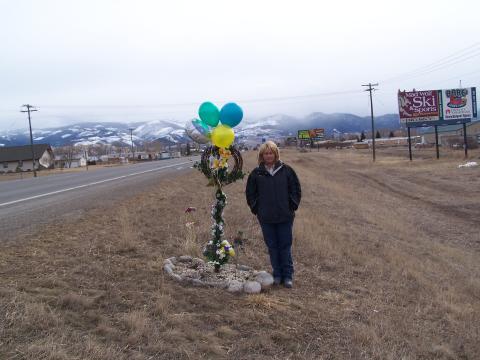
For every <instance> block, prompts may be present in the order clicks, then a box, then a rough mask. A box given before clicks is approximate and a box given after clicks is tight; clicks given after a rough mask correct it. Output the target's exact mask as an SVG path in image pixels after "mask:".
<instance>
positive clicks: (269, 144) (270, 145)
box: [258, 141, 280, 165]
mask: <svg viewBox="0 0 480 360" xmlns="http://www.w3.org/2000/svg"><path fill="white" fill-rule="evenodd" d="M268 150H269V151H271V152H273V154H274V155H275V162H277V161H278V160H280V151H279V150H278V146H277V144H275V143H274V142H273V141H267V142H265V143H263V144H262V145H261V146H260V149H258V165H260V164H261V163H262V162H263V154H264V153H265V152H267V151H268Z"/></svg>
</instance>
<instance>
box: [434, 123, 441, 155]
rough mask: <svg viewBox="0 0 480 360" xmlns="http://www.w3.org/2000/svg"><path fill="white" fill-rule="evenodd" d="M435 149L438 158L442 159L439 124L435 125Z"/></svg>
mask: <svg viewBox="0 0 480 360" xmlns="http://www.w3.org/2000/svg"><path fill="white" fill-rule="evenodd" d="M435 149H436V150H437V160H438V159H440V151H439V150H438V126H437V125H435Z"/></svg>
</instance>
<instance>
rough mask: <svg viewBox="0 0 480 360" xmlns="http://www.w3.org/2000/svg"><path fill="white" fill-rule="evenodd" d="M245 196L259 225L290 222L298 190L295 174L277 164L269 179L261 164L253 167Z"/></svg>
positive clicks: (297, 200)
mask: <svg viewBox="0 0 480 360" xmlns="http://www.w3.org/2000/svg"><path fill="white" fill-rule="evenodd" d="M245 194H246V197H247V204H248V206H249V207H250V210H251V211H252V213H253V214H255V215H257V218H258V220H259V221H260V222H263V223H270V224H276V223H282V222H287V221H291V220H293V218H294V217H295V210H297V209H298V206H299V205H300V199H301V197H302V190H301V187H300V182H299V181H298V177H297V174H295V171H294V170H293V169H292V168H291V167H290V166H288V165H287V164H284V163H282V162H281V161H278V162H277V163H276V164H275V167H274V171H273V176H272V175H270V173H269V172H268V170H267V169H266V168H265V165H264V164H260V166H258V167H256V168H255V169H254V170H253V171H252V172H251V173H250V175H249V176H248V181H247V189H246V191H245Z"/></svg>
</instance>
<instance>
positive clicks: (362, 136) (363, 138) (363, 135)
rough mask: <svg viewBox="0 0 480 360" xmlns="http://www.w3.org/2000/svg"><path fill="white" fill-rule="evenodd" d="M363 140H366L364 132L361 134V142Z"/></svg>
mask: <svg viewBox="0 0 480 360" xmlns="http://www.w3.org/2000/svg"><path fill="white" fill-rule="evenodd" d="M363 140H365V133H364V132H363V131H362V133H361V134H360V141H363Z"/></svg>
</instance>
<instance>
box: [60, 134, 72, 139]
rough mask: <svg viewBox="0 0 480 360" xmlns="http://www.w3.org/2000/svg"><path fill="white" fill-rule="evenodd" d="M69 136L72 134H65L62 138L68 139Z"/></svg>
mask: <svg viewBox="0 0 480 360" xmlns="http://www.w3.org/2000/svg"><path fill="white" fill-rule="evenodd" d="M69 136H72V134H65V135H62V139H66V138H67V137H69Z"/></svg>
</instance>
